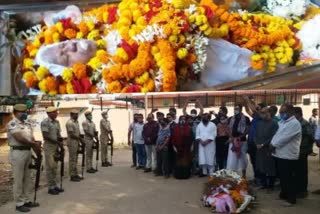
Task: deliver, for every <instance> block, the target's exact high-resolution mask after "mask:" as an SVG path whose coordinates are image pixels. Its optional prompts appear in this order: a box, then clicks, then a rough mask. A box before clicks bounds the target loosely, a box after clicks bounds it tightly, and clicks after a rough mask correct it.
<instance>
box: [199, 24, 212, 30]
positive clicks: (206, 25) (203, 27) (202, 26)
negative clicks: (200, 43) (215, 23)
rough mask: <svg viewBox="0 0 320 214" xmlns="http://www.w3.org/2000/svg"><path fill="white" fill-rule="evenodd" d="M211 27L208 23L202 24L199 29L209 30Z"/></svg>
mask: <svg viewBox="0 0 320 214" xmlns="http://www.w3.org/2000/svg"><path fill="white" fill-rule="evenodd" d="M209 27H210V26H209V25H208V24H204V25H201V26H200V27H199V29H200V30H201V31H205V30H207V29H208V28H209Z"/></svg>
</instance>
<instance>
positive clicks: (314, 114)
mask: <svg viewBox="0 0 320 214" xmlns="http://www.w3.org/2000/svg"><path fill="white" fill-rule="evenodd" d="M318 121H319V118H318V109H317V108H314V109H312V116H311V117H310V118H309V123H310V125H311V127H312V129H313V133H315V132H316V129H317V126H318ZM310 156H317V153H315V152H313V150H311V153H310Z"/></svg>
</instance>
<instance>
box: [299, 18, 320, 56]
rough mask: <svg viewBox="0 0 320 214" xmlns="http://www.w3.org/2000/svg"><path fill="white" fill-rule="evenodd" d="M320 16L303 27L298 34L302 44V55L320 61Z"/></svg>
mask: <svg viewBox="0 0 320 214" xmlns="http://www.w3.org/2000/svg"><path fill="white" fill-rule="evenodd" d="M319 26H320V15H317V16H315V17H314V18H313V19H311V20H309V21H308V22H307V23H305V24H304V25H303V27H302V28H301V30H300V31H299V32H298V33H297V37H298V38H299V39H300V41H301V42H302V55H304V56H306V57H310V58H313V59H320V28H319Z"/></svg>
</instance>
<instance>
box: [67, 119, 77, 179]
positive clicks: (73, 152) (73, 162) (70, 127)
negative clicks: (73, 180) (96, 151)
mask: <svg viewBox="0 0 320 214" xmlns="http://www.w3.org/2000/svg"><path fill="white" fill-rule="evenodd" d="M66 129H67V134H68V140H67V144H68V150H69V174H70V176H77V175H78V169H77V162H78V146H79V143H80V142H79V140H77V139H74V138H72V137H71V135H75V136H78V137H80V127H79V122H78V121H74V120H72V119H69V120H68V122H67V124H66Z"/></svg>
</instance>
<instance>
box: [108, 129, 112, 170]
mask: <svg viewBox="0 0 320 214" xmlns="http://www.w3.org/2000/svg"><path fill="white" fill-rule="evenodd" d="M109 139H110V143H108V145H109V146H110V147H111V165H112V157H113V134H112V131H111V132H110V133H109Z"/></svg>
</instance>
